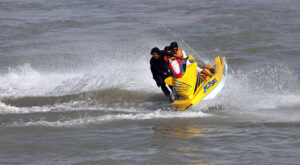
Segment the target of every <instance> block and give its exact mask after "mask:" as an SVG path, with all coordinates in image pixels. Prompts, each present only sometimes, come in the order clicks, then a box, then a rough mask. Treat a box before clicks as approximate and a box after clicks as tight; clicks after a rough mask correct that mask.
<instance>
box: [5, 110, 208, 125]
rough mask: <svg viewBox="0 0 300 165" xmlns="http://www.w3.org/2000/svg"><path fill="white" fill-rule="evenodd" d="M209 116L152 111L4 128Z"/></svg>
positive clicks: (24, 123) (33, 122)
mask: <svg viewBox="0 0 300 165" xmlns="http://www.w3.org/2000/svg"><path fill="white" fill-rule="evenodd" d="M207 116H210V115H209V114H205V113H203V112H193V111H186V112H166V111H160V110H157V111H154V112H150V113H149V112H145V113H137V114H116V115H103V116H98V117H83V118H78V119H71V120H65V121H54V122H49V121H44V120H41V121H30V122H14V123H11V124H6V126H13V127H14V126H25V127H27V126H47V127H79V126H87V125H89V124H102V123H106V122H114V121H120V120H153V119H171V118H198V117H207Z"/></svg>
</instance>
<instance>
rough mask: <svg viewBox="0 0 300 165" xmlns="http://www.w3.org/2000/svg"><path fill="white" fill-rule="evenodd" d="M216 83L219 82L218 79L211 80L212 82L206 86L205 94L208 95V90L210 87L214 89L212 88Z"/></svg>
mask: <svg viewBox="0 0 300 165" xmlns="http://www.w3.org/2000/svg"><path fill="white" fill-rule="evenodd" d="M216 82H217V79H216V78H215V79H213V80H211V81H209V82H208V83H207V84H206V85H205V86H204V92H203V93H206V92H207V90H208V89H209V88H210V87H212V86H214V85H215V83H216Z"/></svg>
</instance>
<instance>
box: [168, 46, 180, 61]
mask: <svg viewBox="0 0 300 165" xmlns="http://www.w3.org/2000/svg"><path fill="white" fill-rule="evenodd" d="M177 56H179V57H183V53H182V50H181V49H180V48H178V50H177ZM171 60H176V57H171Z"/></svg>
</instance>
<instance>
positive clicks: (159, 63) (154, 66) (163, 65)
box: [150, 50, 173, 76]
mask: <svg viewBox="0 0 300 165" xmlns="http://www.w3.org/2000/svg"><path fill="white" fill-rule="evenodd" d="M158 54H159V56H160V57H159V59H155V58H154V57H152V58H151V60H150V69H151V72H152V74H153V76H154V75H160V76H164V72H166V73H169V65H168V62H166V61H165V59H164V57H165V56H170V57H172V56H173V54H172V53H169V52H167V51H163V50H161V51H160V52H159V53H158Z"/></svg>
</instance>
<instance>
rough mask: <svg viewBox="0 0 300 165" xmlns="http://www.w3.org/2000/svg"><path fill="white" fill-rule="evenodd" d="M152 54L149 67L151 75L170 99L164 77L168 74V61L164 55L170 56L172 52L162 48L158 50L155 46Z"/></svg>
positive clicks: (170, 99)
mask: <svg viewBox="0 0 300 165" xmlns="http://www.w3.org/2000/svg"><path fill="white" fill-rule="evenodd" d="M151 55H152V56H153V57H152V58H151V60H150V65H151V67H150V69H151V72H152V75H153V79H154V80H155V81H156V84H157V86H158V87H161V89H162V91H163V92H164V94H165V95H166V96H167V97H168V98H169V101H172V98H171V95H170V91H169V90H168V88H167V87H166V84H165V81H164V80H165V78H167V77H168V76H170V75H171V74H170V72H169V66H168V62H167V61H166V60H165V56H170V57H172V56H173V54H172V53H169V52H167V51H164V50H159V49H158V48H157V47H155V48H153V49H152V50H151Z"/></svg>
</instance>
